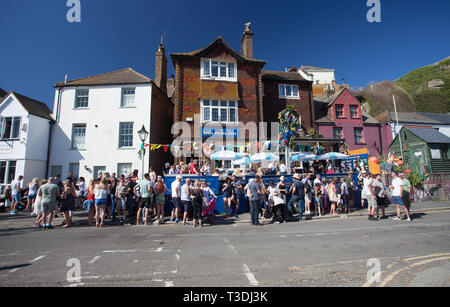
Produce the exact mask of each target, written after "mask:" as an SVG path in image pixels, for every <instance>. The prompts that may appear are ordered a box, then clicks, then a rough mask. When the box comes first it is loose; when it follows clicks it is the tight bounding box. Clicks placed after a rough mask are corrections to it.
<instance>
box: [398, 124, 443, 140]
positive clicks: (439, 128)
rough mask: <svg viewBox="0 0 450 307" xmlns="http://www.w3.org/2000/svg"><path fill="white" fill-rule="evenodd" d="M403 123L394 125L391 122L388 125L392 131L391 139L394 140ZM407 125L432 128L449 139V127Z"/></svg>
mask: <svg viewBox="0 0 450 307" xmlns="http://www.w3.org/2000/svg"><path fill="white" fill-rule="evenodd" d="M403 124H404V123H400V122H399V123H398V125H397V123H395V122H392V123H391V124H390V126H391V130H392V138H393V139H394V138H395V137H396V136H397V134H398V133H399V132H400V130H402V128H403ZM409 125H417V126H425V127H433V128H436V129H438V130H439V132H441V133H442V134H445V135H446V136H448V137H450V125H428V124H409Z"/></svg>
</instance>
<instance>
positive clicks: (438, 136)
mask: <svg viewBox="0 0 450 307" xmlns="http://www.w3.org/2000/svg"><path fill="white" fill-rule="evenodd" d="M404 129H408V130H409V131H411V132H412V133H413V134H415V135H416V136H418V137H419V138H421V139H422V140H423V141H425V142H427V143H434V144H435V143H444V144H450V138H449V137H448V136H446V135H445V134H443V133H441V132H439V131H438V130H436V129H433V128H413V127H404Z"/></svg>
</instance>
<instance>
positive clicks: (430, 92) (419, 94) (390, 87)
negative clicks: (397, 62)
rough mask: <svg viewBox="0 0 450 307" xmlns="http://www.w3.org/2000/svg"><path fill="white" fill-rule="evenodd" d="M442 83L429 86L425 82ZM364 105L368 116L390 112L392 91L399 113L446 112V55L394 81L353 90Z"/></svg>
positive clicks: (449, 77)
mask: <svg viewBox="0 0 450 307" xmlns="http://www.w3.org/2000/svg"><path fill="white" fill-rule="evenodd" d="M432 80H438V83H441V82H442V81H443V83H444V84H443V85H439V86H438V87H429V81H432ZM354 94H355V96H359V98H360V99H361V100H363V101H364V102H365V103H366V104H367V106H368V107H369V108H368V109H369V110H368V111H369V112H370V114H371V115H372V116H377V115H379V114H380V113H382V112H384V111H386V110H389V111H393V109H394V106H393V103H392V95H393V94H394V95H395V97H396V102H397V110H398V111H399V112H413V111H417V112H434V113H448V112H450V57H448V58H447V59H445V60H442V61H440V62H438V63H435V64H433V65H429V66H426V67H422V68H419V69H416V70H414V71H411V72H409V73H408V74H406V75H405V76H403V77H401V78H400V79H398V80H395V81H394V82H390V81H383V82H380V83H377V84H372V85H370V86H368V87H367V88H365V89H363V90H361V91H357V92H354Z"/></svg>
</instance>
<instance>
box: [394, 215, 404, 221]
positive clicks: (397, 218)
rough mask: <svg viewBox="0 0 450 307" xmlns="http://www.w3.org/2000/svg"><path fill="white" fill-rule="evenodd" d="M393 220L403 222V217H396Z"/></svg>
mask: <svg viewBox="0 0 450 307" xmlns="http://www.w3.org/2000/svg"><path fill="white" fill-rule="evenodd" d="M392 220H394V221H401V220H402V218H401V217H398V216H396V217H395V218H393V219H392Z"/></svg>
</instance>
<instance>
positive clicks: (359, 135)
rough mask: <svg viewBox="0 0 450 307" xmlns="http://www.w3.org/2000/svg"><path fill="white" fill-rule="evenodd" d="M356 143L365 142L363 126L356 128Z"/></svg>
mask: <svg viewBox="0 0 450 307" xmlns="http://www.w3.org/2000/svg"><path fill="white" fill-rule="evenodd" d="M355 144H364V133H363V128H355Z"/></svg>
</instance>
